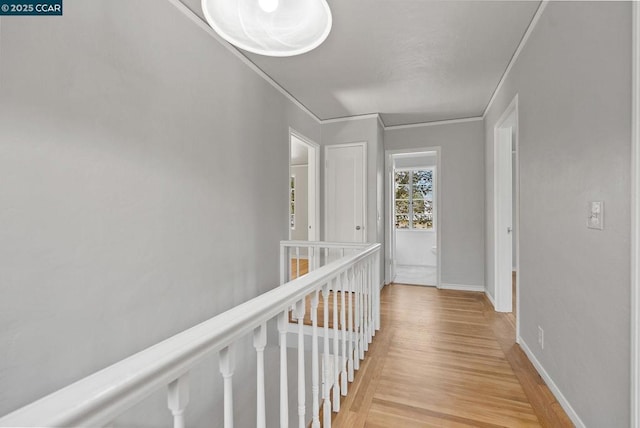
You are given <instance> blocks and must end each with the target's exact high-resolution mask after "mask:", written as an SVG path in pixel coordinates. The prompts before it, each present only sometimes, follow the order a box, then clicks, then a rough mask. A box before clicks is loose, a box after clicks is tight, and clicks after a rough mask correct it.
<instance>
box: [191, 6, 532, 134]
mask: <svg viewBox="0 0 640 428" xmlns="http://www.w3.org/2000/svg"><path fill="white" fill-rule="evenodd" d="M183 1H184V3H185V4H186V5H187V6H188V7H190V8H191V9H192V10H193V11H194V12H196V13H197V14H199V15H200V16H202V11H201V9H200V0H183ZM539 3H540V2H539V1H456V0H449V1H429V0H329V5H330V7H331V11H332V14H333V29H332V31H331V34H330V35H329V38H328V39H327V40H326V41H325V43H324V44H322V45H321V46H320V47H318V48H317V49H315V50H313V51H311V52H309V53H307V54H304V55H300V56H296V57H290V58H272V57H264V56H260V55H255V54H250V53H246V52H243V53H244V54H245V55H246V56H247V57H248V58H249V59H250V60H251V61H253V62H254V63H255V64H256V65H257V66H258V67H260V68H261V69H262V70H263V71H264V72H265V73H267V74H268V75H269V76H271V77H272V78H273V79H274V80H275V81H276V82H278V84H280V85H281V86H282V87H283V88H284V89H285V90H287V91H288V92H289V93H290V94H291V95H292V96H293V97H295V98H296V99H297V100H298V101H300V102H301V103H302V104H304V105H305V106H306V107H307V108H308V109H309V110H311V111H312V112H313V113H314V114H315V115H316V116H318V117H319V118H320V119H333V118H339V117H345V116H356V115H363V114H370V113H380V114H381V115H382V119H383V121H384V122H385V124H386V125H388V126H389V125H399V124H408V123H420V122H432V121H438V120H447V119H460V118H467V117H476V116H480V115H482V114H483V112H484V109H485V107H486V106H487V104H488V102H489V99H490V98H491V95H492V94H493V91H494V90H495V88H496V86H497V85H498V82H499V81H500V78H501V77H502V74H503V73H504V71H505V69H506V68H507V65H508V64H509V60H510V59H511V57H512V56H513V53H514V52H515V50H516V48H517V47H518V43H519V42H520V39H521V38H522V36H523V35H524V33H525V31H526V29H527V26H528V25H529V23H530V22H531V19H532V18H533V15H534V14H535V12H536V10H537V8H538V6H539Z"/></svg>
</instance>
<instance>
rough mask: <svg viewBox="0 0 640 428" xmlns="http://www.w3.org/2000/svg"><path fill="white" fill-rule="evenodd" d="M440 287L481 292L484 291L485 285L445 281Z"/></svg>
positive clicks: (442, 288)
mask: <svg viewBox="0 0 640 428" xmlns="http://www.w3.org/2000/svg"><path fill="white" fill-rule="evenodd" d="M438 288H439V289H441V290H458V291H478V292H481V293H482V292H484V286H483V285H464V284H447V283H444V282H443V283H441V284H440V287H438Z"/></svg>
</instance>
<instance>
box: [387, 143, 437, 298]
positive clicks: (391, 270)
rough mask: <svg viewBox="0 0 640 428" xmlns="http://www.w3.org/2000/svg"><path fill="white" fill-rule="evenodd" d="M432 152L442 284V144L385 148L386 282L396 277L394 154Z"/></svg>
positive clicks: (435, 218) (388, 282) (435, 219)
mask: <svg viewBox="0 0 640 428" xmlns="http://www.w3.org/2000/svg"><path fill="white" fill-rule="evenodd" d="M428 152H432V153H435V154H436V177H435V189H436V199H435V203H436V210H435V213H434V214H435V215H434V216H433V219H434V222H435V224H436V231H435V233H436V247H437V249H436V266H437V270H438V272H437V276H436V287H437V288H440V287H441V285H442V257H441V254H442V234H441V233H440V231H441V230H442V220H441V218H442V216H441V214H442V204H441V200H442V197H441V195H442V184H441V183H442V176H441V174H442V167H441V155H440V153H441V147H440V146H431V147H418V148H413V149H394V150H385V152H384V153H385V156H384V162H385V165H384V170H385V180H384V181H385V195H386V198H385V200H386V203H385V209H384V211H385V214H384V216H385V224H386V227H385V263H384V279H385V284H391V283H392V282H393V280H394V279H395V264H394V260H395V250H396V244H395V233H394V230H395V222H394V218H393V208H394V207H393V201H394V196H393V183H394V178H393V156H394V155H399V154H410V153H416V154H419V153H428Z"/></svg>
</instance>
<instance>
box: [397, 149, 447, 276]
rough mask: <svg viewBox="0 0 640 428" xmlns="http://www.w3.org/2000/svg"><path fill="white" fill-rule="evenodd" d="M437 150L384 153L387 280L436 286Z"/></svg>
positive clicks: (437, 226) (437, 257)
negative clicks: (388, 259) (386, 202)
mask: <svg viewBox="0 0 640 428" xmlns="http://www.w3.org/2000/svg"><path fill="white" fill-rule="evenodd" d="M439 161H440V159H439V150H437V149H429V150H424V151H418V152H416V151H412V152H399V153H398V152H388V156H387V164H388V179H387V180H388V183H389V184H388V186H387V190H388V195H389V196H390V197H389V201H390V204H389V206H388V209H387V211H388V218H389V223H388V225H389V230H390V233H389V235H390V236H388V239H389V242H390V245H389V247H390V248H388V250H389V254H390V265H389V266H388V271H389V276H390V278H389V279H390V281H393V282H396V283H402V284H411V285H425V286H435V287H438V286H439V285H440V245H439V242H440V239H439V238H440V237H439V224H438V223H439V221H438V208H439V203H438V200H439V197H440V194H439V186H438V175H439V174H440V166H439Z"/></svg>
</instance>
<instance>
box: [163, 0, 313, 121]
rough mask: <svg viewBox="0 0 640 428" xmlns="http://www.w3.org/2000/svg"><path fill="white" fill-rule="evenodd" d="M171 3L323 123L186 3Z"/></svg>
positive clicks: (173, 1) (177, 1)
mask: <svg viewBox="0 0 640 428" xmlns="http://www.w3.org/2000/svg"><path fill="white" fill-rule="evenodd" d="M167 1H168V2H169V3H171V4H172V5H173V6H174V7H175V8H176V9H178V10H179V11H180V12H181V13H182V14H183V15H184V16H185V17H187V18H188V19H189V20H190V21H192V22H193V23H194V24H196V25H197V26H198V27H199V28H200V29H202V30H203V31H204V32H206V33H207V34H208V35H209V36H211V37H212V38H213V39H215V40H216V41H217V42H219V43H220V44H221V45H222V46H224V47H225V48H226V49H227V50H228V51H229V52H231V53H232V54H233V55H235V57H236V58H238V59H239V60H240V61H242V62H243V63H244V64H245V65H246V66H247V67H249V68H250V69H252V70H253V71H254V72H256V74H257V75H258V76H260V77H262V78H263V79H264V80H265V81H266V82H267V83H268V84H270V85H271V86H273V87H274V88H275V89H276V90H277V91H278V92H280V93H281V94H282V95H284V96H285V97H286V98H287V99H288V100H289V101H291V102H292V103H293V104H295V105H296V106H297V107H299V108H300V109H301V110H302V111H303V112H305V113H306V114H308V115H309V116H310V117H311V118H312V119H313V120H314V121H315V122H316V123H321V122H322V121H321V120H320V118H319V117H318V116H316V115H315V114H313V112H312V111H311V110H309V109H308V108H307V107H306V106H305V105H304V104H302V103H301V102H300V101H298V100H297V99H296V98H295V97H294V96H293V95H291V94H290V93H289V92H288V91H287V90H286V89H284V88H283V87H282V86H280V85H279V84H278V82H276V81H275V80H273V79H272V78H271V77H270V76H269V75H268V74H267V73H265V72H264V71H262V70H261V69H260V68H259V67H258V66H257V65H255V64H254V63H253V62H252V61H251V60H250V59H249V58H247V57H246V56H244V55H243V54H242V53H241V52H240V51H239V50H238V49H236V48H235V47H234V46H233V45H232V44H230V43H228V42H227V41H226V40H224V39H223V38H222V37H220V36H219V35H218V34H217V33H216V32H215V31H214V30H213V28H211V27H210V26H209V24H207V23H206V22H205V21H203V20H202V18H200V17H199V16H198V15H197V14H196V13H194V12H193V11H192V10H191V9H189V8H188V7H187V6H186V5H185V4H184V3H182V2H181V1H180V0H167Z"/></svg>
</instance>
